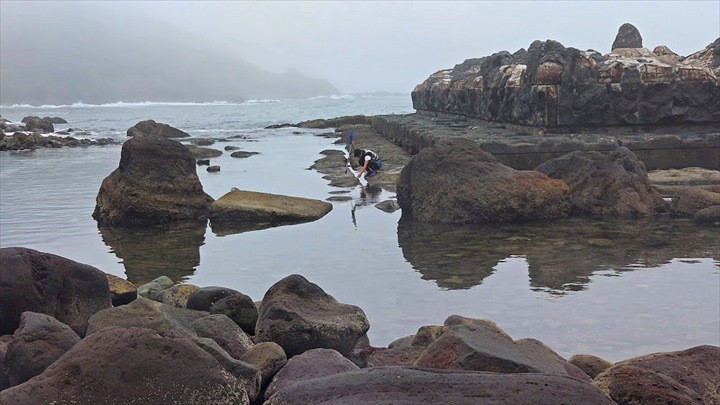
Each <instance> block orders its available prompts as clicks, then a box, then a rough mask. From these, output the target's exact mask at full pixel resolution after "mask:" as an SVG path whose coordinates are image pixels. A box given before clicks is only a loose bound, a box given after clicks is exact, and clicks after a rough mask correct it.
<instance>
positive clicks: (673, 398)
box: [593, 346, 720, 404]
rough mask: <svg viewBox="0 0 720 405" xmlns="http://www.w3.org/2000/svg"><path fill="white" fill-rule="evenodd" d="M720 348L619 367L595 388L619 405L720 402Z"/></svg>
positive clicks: (656, 356) (655, 356) (650, 357)
mask: <svg viewBox="0 0 720 405" xmlns="http://www.w3.org/2000/svg"><path fill="white" fill-rule="evenodd" d="M718 364H720V347H717V346H697V347H693V348H690V349H687V350H681V351H677V352H668V353H655V354H649V355H646V356H640V357H636V358H632V359H629V360H625V361H621V362H619V363H615V365H613V366H612V367H610V368H609V369H607V370H605V371H604V372H603V373H601V374H600V375H598V376H597V377H595V379H594V381H593V385H595V386H596V387H597V388H599V389H600V391H602V392H603V393H604V394H605V395H607V396H608V397H609V398H610V399H612V400H613V401H615V402H617V403H618V404H641V403H642V404H650V403H653V404H660V403H663V404H669V403H678V404H716V403H718V402H720V391H718V386H719V384H720V367H718Z"/></svg>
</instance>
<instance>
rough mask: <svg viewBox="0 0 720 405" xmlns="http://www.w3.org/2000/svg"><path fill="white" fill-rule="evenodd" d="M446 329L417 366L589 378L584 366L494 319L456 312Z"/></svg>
mask: <svg viewBox="0 0 720 405" xmlns="http://www.w3.org/2000/svg"><path fill="white" fill-rule="evenodd" d="M444 329H445V331H444V332H443V334H442V335H441V336H440V337H439V338H438V339H437V340H435V341H434V342H433V343H431V344H430V345H429V346H428V347H427V349H425V351H424V352H423V353H422V355H421V356H420V358H419V359H418V360H417V361H416V362H415V366H417V367H421V368H432V369H443V370H473V371H491V372H495V373H545V374H555V375H562V376H569V377H573V378H576V379H579V380H583V381H588V382H589V381H590V379H589V378H588V376H587V375H585V373H584V372H583V371H582V370H580V369H578V368H577V367H575V366H573V365H571V364H569V363H568V362H567V361H565V360H564V359H563V358H562V357H560V356H559V355H558V354H557V353H555V352H553V351H552V350H551V349H550V348H548V347H547V346H545V345H544V344H542V343H541V342H539V341H537V340H534V339H521V340H518V341H514V340H513V339H512V338H511V337H510V336H509V335H507V334H506V333H505V332H504V331H503V330H502V329H500V327H498V326H497V325H496V324H495V323H493V322H491V321H488V320H484V319H472V318H464V317H461V316H458V315H453V316H450V317H448V319H446V320H445V325H444Z"/></svg>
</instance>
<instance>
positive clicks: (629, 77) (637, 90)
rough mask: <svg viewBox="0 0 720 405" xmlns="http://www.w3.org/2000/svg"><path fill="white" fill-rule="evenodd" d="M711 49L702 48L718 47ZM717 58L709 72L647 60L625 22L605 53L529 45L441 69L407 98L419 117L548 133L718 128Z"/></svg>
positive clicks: (686, 62) (660, 58)
mask: <svg viewBox="0 0 720 405" xmlns="http://www.w3.org/2000/svg"><path fill="white" fill-rule="evenodd" d="M716 43H717V41H716V42H715V43H713V45H711V46H709V47H708V48H712V49H717V48H718V45H715V44H716ZM708 48H706V49H708ZM711 52H715V51H711ZM703 55H705V54H703ZM715 55H717V53H715ZM718 59H719V58H717V56H714V57H713V61H712V62H711V63H712V64H714V66H712V65H710V66H708V65H707V64H706V63H700V62H698V58H697V57H693V58H685V59H680V60H677V59H676V58H674V57H671V56H665V55H656V54H653V53H652V52H650V51H649V50H647V49H645V48H642V38H641V36H640V34H639V32H637V30H636V29H635V28H634V27H632V26H631V25H629V24H626V25H623V27H621V29H620V32H619V34H618V38H617V39H616V41H615V43H614V44H613V50H612V51H611V52H610V53H609V54H607V55H601V54H600V53H598V52H596V51H592V50H588V51H581V50H578V49H575V48H566V47H565V46H563V45H562V44H560V43H559V42H556V41H552V40H547V41H544V42H543V41H535V42H533V43H532V44H531V45H530V46H529V48H528V49H527V50H524V49H521V50H519V51H517V52H515V53H514V54H510V53H509V52H506V51H503V52H498V53H495V54H493V55H490V56H485V57H482V58H479V59H468V60H466V61H464V62H463V63H460V64H458V65H456V66H455V67H454V68H452V69H444V70H440V71H438V72H437V73H434V74H433V75H431V76H430V77H429V78H428V79H427V80H425V81H424V82H423V83H421V84H419V85H418V86H417V87H415V89H414V90H413V92H412V100H413V106H414V108H415V109H416V110H418V111H427V112H434V113H437V112H441V113H449V114H457V115H463V116H468V117H476V118H481V119H484V120H488V121H498V122H504V123H511V124H519V125H526V126H531V127H542V128H547V129H556V128H574V127H587V126H615V125H654V124H681V123H707V124H711V125H717V122H718V121H720V91H719V90H720V80H719V79H718V71H717V69H716V67H717V66H718V65H717V63H718Z"/></svg>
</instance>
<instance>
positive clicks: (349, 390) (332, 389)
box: [265, 367, 612, 405]
mask: <svg viewBox="0 0 720 405" xmlns="http://www.w3.org/2000/svg"><path fill="white" fill-rule="evenodd" d="M323 402H324V403H338V404H343V403H398V404H477V403H487V404H557V403H562V404H567V405H574V404H577V405H591V404H592V405H596V404H598V405H600V404H608V405H609V404H612V401H610V400H609V399H607V398H606V397H605V396H604V395H602V394H601V393H600V392H599V391H598V390H596V389H595V388H593V387H592V386H591V385H590V384H587V383H583V382H580V381H577V380H574V379H571V378H568V377H562V376H557V375H551V374H550V375H548V374H534V373H526V374H495V373H485V372H463V371H457V370H453V371H440V370H438V371H435V370H432V371H431V370H421V369H416V368H411V367H381V368H369V369H362V370H358V371H352V372H346V373H341V374H335V375H331V376H328V377H324V378H318V379H312V380H307V381H303V382H299V383H297V384H293V385H291V386H289V387H286V388H285V389H283V390H280V391H278V392H277V393H275V395H273V396H272V397H271V398H270V399H269V400H268V401H266V402H265V404H267V405H275V404H298V405H300V404H317V403H323Z"/></svg>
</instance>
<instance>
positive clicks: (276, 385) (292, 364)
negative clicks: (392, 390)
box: [265, 349, 359, 399]
mask: <svg viewBox="0 0 720 405" xmlns="http://www.w3.org/2000/svg"><path fill="white" fill-rule="evenodd" d="M355 370H359V368H358V366H356V365H355V364H354V363H353V362H351V361H350V360H348V359H346V358H345V357H343V355H342V354H340V353H338V352H337V351H336V350H332V349H312V350H308V351H306V352H305V353H302V354H300V355H297V356H294V357H292V358H291V359H290V360H288V362H287V364H285V366H284V367H283V368H282V369H280V371H278V373H277V374H275V377H274V378H273V379H272V381H271V382H270V385H269V386H268V388H267V390H266V391H265V398H266V399H267V398H270V397H272V396H273V394H275V393H276V392H278V391H280V390H281V389H283V388H285V387H289V386H291V385H293V384H295V383H297V382H301V381H307V380H312V379H315V378H322V377H327V376H330V375H334V374H339V373H345V372H348V371H355Z"/></svg>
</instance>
